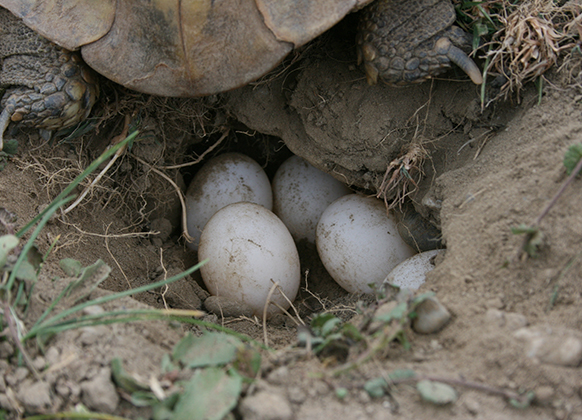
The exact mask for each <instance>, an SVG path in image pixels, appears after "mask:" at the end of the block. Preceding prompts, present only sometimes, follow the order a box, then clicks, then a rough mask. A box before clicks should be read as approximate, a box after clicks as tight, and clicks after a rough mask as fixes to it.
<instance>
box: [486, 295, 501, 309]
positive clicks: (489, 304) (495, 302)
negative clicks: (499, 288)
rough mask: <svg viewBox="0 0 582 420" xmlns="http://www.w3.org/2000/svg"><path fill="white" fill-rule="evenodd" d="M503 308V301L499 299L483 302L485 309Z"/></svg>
mask: <svg viewBox="0 0 582 420" xmlns="http://www.w3.org/2000/svg"><path fill="white" fill-rule="evenodd" d="M504 306H505V305H504V304H503V301H502V300H501V298H499V297H496V298H493V299H489V300H488V301H487V302H485V307H486V308H488V309H492V308H493V309H503V307H504Z"/></svg>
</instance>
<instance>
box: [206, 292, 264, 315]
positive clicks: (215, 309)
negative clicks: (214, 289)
mask: <svg viewBox="0 0 582 420" xmlns="http://www.w3.org/2000/svg"><path fill="white" fill-rule="evenodd" d="M204 307H205V308H206V309H207V310H208V311H210V312H212V313H213V314H216V315H218V316H223V317H239V316H246V317H249V318H250V317H252V316H253V309H252V308H251V307H250V306H248V305H246V304H245V303H242V302H236V301H234V300H232V299H227V298H225V297H222V296H210V297H209V298H208V299H206V300H205V301H204Z"/></svg>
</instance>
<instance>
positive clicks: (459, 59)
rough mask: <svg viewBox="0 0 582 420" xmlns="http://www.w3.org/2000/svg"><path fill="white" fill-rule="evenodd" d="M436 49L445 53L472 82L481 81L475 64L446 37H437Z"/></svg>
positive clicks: (479, 71) (477, 82) (481, 77)
mask: <svg viewBox="0 0 582 420" xmlns="http://www.w3.org/2000/svg"><path fill="white" fill-rule="evenodd" d="M436 49H437V51H438V52H439V53H441V54H442V55H446V56H447V58H448V59H449V60H451V62H453V63H455V64H456V65H457V66H459V67H460V68H461V70H463V71H464V72H465V73H466V74H467V76H469V77H470V78H471V81H472V82H473V83H475V84H476V85H480V84H482V83H483V76H482V75H481V70H479V67H477V64H475V62H474V61H473V60H472V59H471V57H469V56H468V55H467V54H466V53H465V52H464V51H463V50H462V49H460V48H459V47H457V46H455V45H453V43H452V42H451V41H450V40H449V39H448V38H445V37H443V38H441V39H439V40H438V41H437V43H436Z"/></svg>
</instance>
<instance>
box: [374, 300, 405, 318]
mask: <svg viewBox="0 0 582 420" xmlns="http://www.w3.org/2000/svg"><path fill="white" fill-rule="evenodd" d="M407 312H408V305H407V303H406V302H400V303H399V304H398V305H396V307H395V308H394V309H392V310H391V311H390V312H388V313H387V314H382V315H378V316H376V317H374V319H375V320H377V321H380V322H390V321H392V320H393V319H402V318H404V317H405V316H406V314H407Z"/></svg>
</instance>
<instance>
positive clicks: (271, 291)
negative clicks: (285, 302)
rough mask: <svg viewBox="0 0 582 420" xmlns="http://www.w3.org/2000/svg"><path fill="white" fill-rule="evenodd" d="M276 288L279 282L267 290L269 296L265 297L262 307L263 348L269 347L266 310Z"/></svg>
mask: <svg viewBox="0 0 582 420" xmlns="http://www.w3.org/2000/svg"><path fill="white" fill-rule="evenodd" d="M277 286H279V282H274V283H273V285H272V286H271V289H269V294H268V295H267V300H266V301H265V306H264V307H263V339H264V341H265V347H269V340H268V337H267V309H268V308H269V305H270V304H271V297H272V296H273V293H275V289H277Z"/></svg>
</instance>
